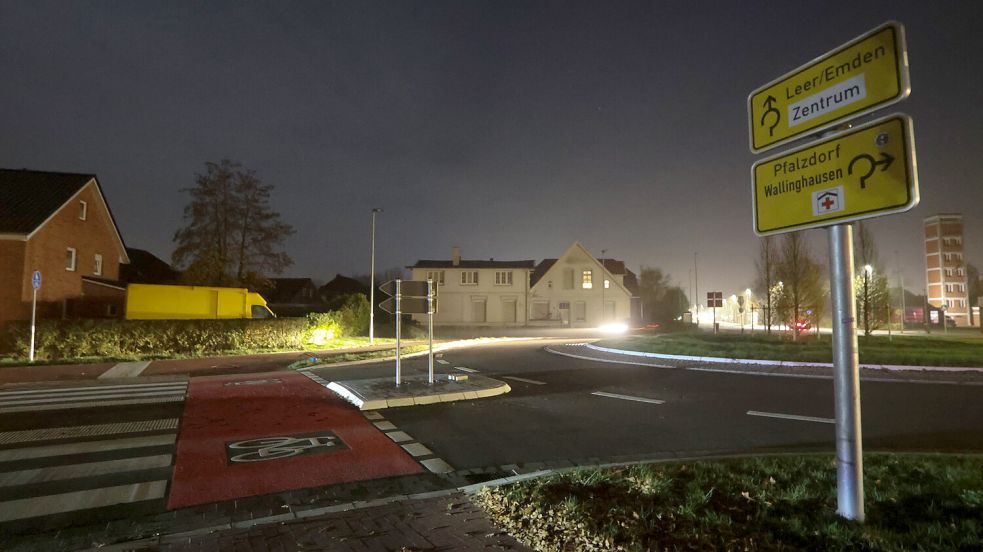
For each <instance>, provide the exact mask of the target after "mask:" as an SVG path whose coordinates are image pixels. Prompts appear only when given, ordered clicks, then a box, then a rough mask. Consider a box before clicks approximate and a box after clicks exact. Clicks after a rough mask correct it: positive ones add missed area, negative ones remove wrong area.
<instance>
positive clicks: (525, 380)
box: [502, 376, 546, 385]
mask: <svg viewBox="0 0 983 552" xmlns="http://www.w3.org/2000/svg"><path fill="white" fill-rule="evenodd" d="M502 378H504V379H510V380H515V381H521V382H523V383H531V384H533V385H546V382H545V381H537V380H531V379H526V378H517V377H515V376H502Z"/></svg>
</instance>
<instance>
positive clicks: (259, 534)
mask: <svg viewBox="0 0 983 552" xmlns="http://www.w3.org/2000/svg"><path fill="white" fill-rule="evenodd" d="M134 544H135V543H134ZM143 544H144V545H145V546H146V548H145V549H154V550H209V551H211V550H222V551H224V550H230V551H232V550H234V551H245V552H252V551H256V552H260V551H267V550H270V551H273V550H277V551H291V550H331V551H337V552H348V551H351V552H356V551H357V552H366V551H373V552H374V551H379V552H383V551H385V552H390V551H399V552H424V551H437V550H514V551H527V550H532V549H531V548H529V547H527V546H525V545H523V544H521V543H519V542H518V541H516V540H515V539H514V538H512V537H511V536H509V535H508V534H506V533H505V532H504V531H502V530H500V529H498V528H497V527H496V526H495V525H494V524H492V522H491V521H490V520H489V519H488V517H487V516H486V515H485V513H484V512H483V511H482V510H481V509H480V508H478V507H477V506H475V505H474V504H472V503H471V501H470V500H469V499H468V497H467V496H466V495H464V493H455V494H452V495H450V496H444V497H438V498H428V499H418V500H407V501H403V502H394V503H391V504H386V505H383V506H376V507H374V508H367V509H361V510H351V511H348V512H340V513H337V514H330V515H325V516H321V517H317V518H310V519H304V520H296V521H290V522H286V523H282V524H279V525H267V526H261V527H254V528H250V529H238V530H231V531H220V532H215V533H212V534H206V535H184V536H179V535H172V536H164V537H160V538H159V539H157V540H156V541H144V542H143ZM112 549H120V548H116V547H112Z"/></svg>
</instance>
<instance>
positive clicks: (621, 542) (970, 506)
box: [475, 454, 983, 551]
mask: <svg viewBox="0 0 983 552" xmlns="http://www.w3.org/2000/svg"><path fill="white" fill-rule="evenodd" d="M864 461H865V466H864V476H865V485H866V495H867V496H866V512H867V521H866V523H864V524H860V523H856V522H850V521H847V520H844V519H843V518H840V517H839V516H837V515H836V465H835V461H834V459H833V457H831V456H826V455H815V456H786V457H763V458H746V459H737V460H718V461H700V462H692V463H676V464H648V465H637V466H631V467H624V468H616V469H604V470H577V471H572V472H567V473H563V474H557V475H552V476H547V477H543V478H540V479H535V480H530V481H525V482H520V483H516V484H513V485H509V486H505V487H498V488H493V489H488V488H486V489H483V490H482V491H481V492H479V493H478V494H477V495H475V501H476V503H478V504H479V505H480V506H482V507H483V508H484V509H485V510H486V511H487V512H488V513H489V514H490V515H491V517H492V518H493V519H494V520H495V521H496V522H497V523H498V524H499V525H500V526H502V527H504V528H505V529H506V530H507V531H509V533H511V534H512V535H513V536H514V537H516V538H517V539H519V540H520V541H523V542H524V543H526V544H527V545H529V546H531V547H533V548H535V549H536V550H545V551H554V550H555V551H561V550H578V551H580V550H583V551H591V550H597V551H602V550H603V551H608V550H625V551H642V550H869V551H881V550H884V551H886V550H923V551H935V550H938V551H942V550H945V551H952V550H958V551H963V550H965V551H969V550H981V549H983V457H980V456H956V455H896V454H868V455H866V456H865V458H864Z"/></svg>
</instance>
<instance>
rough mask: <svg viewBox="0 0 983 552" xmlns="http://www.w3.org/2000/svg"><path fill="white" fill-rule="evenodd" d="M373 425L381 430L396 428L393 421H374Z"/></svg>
mask: <svg viewBox="0 0 983 552" xmlns="http://www.w3.org/2000/svg"><path fill="white" fill-rule="evenodd" d="M372 425H374V426H375V427H377V428H379V429H380V430H381V431H389V430H391V429H396V426H394V425H393V423H392V422H387V421H385V420H383V421H381V422H373V423H372Z"/></svg>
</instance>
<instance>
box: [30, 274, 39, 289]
mask: <svg viewBox="0 0 983 552" xmlns="http://www.w3.org/2000/svg"><path fill="white" fill-rule="evenodd" d="M31 285H32V286H34V289H41V271H40V270H35V271H34V274H32V275H31Z"/></svg>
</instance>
